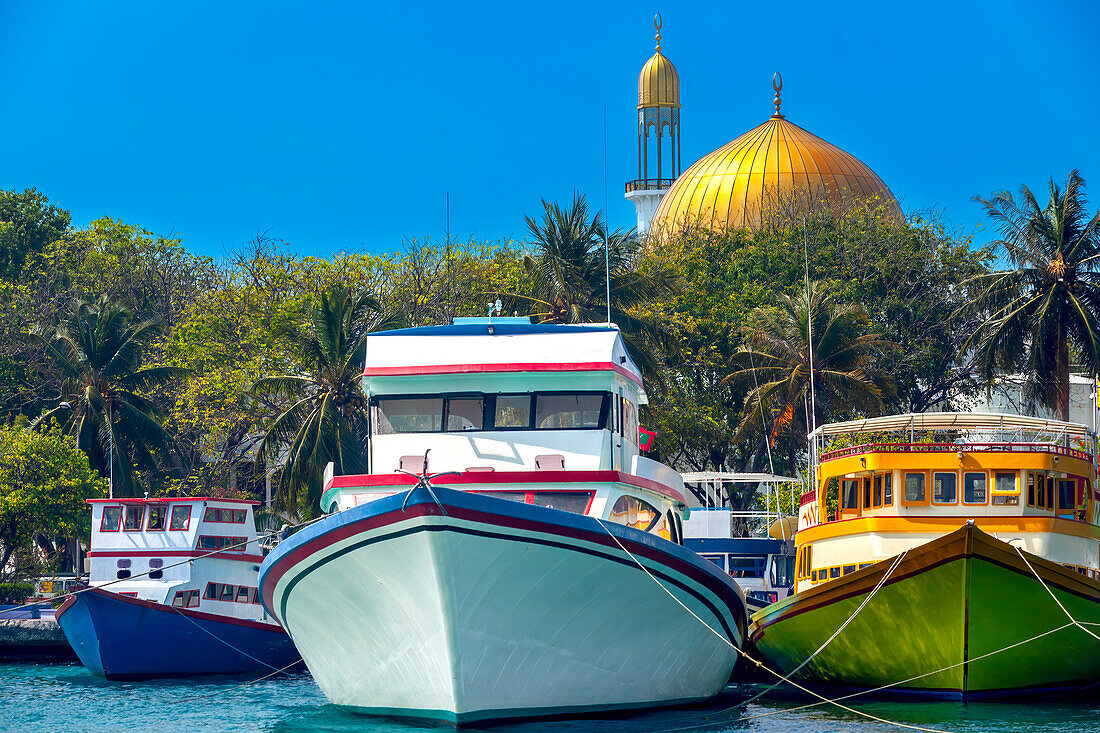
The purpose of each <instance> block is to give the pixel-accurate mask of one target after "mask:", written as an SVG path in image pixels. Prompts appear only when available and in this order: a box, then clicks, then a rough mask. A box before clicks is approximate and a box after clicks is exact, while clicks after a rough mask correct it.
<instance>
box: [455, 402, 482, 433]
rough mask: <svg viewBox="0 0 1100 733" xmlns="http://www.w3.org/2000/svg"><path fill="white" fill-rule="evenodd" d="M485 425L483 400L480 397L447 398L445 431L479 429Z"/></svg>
mask: <svg viewBox="0 0 1100 733" xmlns="http://www.w3.org/2000/svg"><path fill="white" fill-rule="evenodd" d="M484 427H485V401H484V400H483V399H482V398H480V397H451V398H450V399H448V400H447V432H459V433H460V432H463V431H465V430H481V429H482V428H484Z"/></svg>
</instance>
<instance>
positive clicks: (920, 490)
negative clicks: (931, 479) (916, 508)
mask: <svg viewBox="0 0 1100 733" xmlns="http://www.w3.org/2000/svg"><path fill="white" fill-rule="evenodd" d="M927 480H928V477H927V476H926V475H925V473H924V472H923V471H921V472H919V473H906V474H905V496H904V497H903V501H902V503H903V504H927V503H928V488H927V486H925V482H926V481H927Z"/></svg>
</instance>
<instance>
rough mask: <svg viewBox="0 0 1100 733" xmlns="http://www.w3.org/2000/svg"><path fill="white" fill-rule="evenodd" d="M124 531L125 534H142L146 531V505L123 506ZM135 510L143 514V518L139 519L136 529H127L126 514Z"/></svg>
mask: <svg viewBox="0 0 1100 733" xmlns="http://www.w3.org/2000/svg"><path fill="white" fill-rule="evenodd" d="M122 507H123V510H122V531H123V532H141V531H143V530H144V529H145V505H144V504H123V505H122ZM131 508H135V509H137V510H138V511H140V512H141V516H140V517H138V526H137V528H136V529H126V514H127V510H129V509H131Z"/></svg>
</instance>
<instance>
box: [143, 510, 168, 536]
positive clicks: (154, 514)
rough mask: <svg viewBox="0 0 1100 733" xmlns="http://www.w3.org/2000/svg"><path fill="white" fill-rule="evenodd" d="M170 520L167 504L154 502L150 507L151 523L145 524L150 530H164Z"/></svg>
mask: <svg viewBox="0 0 1100 733" xmlns="http://www.w3.org/2000/svg"><path fill="white" fill-rule="evenodd" d="M167 520H168V505H167V504H152V505H150V507H149V523H148V524H147V525H146V526H145V528H146V529H147V530H149V531H150V532H163V531H164V528H165V523H166V522H167Z"/></svg>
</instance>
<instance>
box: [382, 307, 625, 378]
mask: <svg viewBox="0 0 1100 733" xmlns="http://www.w3.org/2000/svg"><path fill="white" fill-rule="evenodd" d="M368 341H369V342H370V343H368V345H367V354H366V358H365V364H364V370H363V374H364V376H366V377H395V376H423V375H426V374H472V373H496V372H571V371H572V372H576V371H614V372H617V373H619V374H620V375H622V376H623V377H626V378H627V379H629V380H630V381H632V382H634V383H636V384H637V385H638V386H641V385H642V373H641V370H640V369H639V368H638V366H637V364H635V363H634V360H633V359H632V358H631V357H630V354H629V353H628V352H627V350H626V346H625V344H624V343H623V339H622V336H621V335H620V333H619V329H618V328H617V327H615V326H614V324H606V323H596V324H576V325H561V324H556V323H530V322H529V321H528V319H526V318H492V319H488V318H462V319H457V318H456V319H455V323H453V324H452V325H449V326H422V327H418V328H400V329H395V330H392V331H379V332H377V333H372V334H371V335H370V337H369V339H368Z"/></svg>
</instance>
